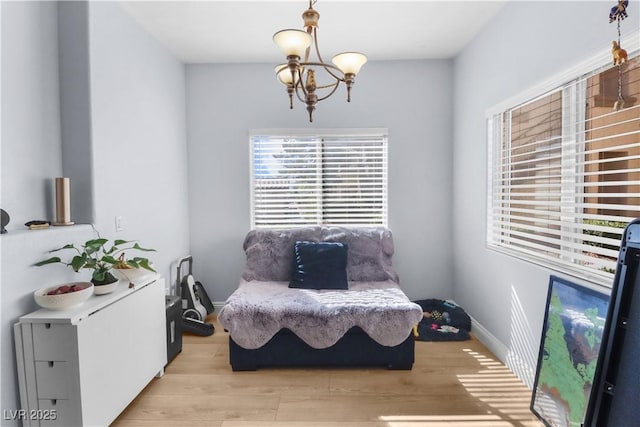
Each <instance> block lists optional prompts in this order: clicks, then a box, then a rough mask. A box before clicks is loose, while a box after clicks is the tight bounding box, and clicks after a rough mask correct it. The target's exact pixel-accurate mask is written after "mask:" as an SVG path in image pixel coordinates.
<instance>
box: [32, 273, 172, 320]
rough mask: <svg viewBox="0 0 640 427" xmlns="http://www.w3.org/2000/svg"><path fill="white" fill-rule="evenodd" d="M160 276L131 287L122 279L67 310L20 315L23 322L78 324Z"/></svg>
mask: <svg viewBox="0 0 640 427" xmlns="http://www.w3.org/2000/svg"><path fill="white" fill-rule="evenodd" d="M159 278H160V275H159V274H154V275H149V277H148V278H146V279H145V280H144V281H143V282H139V283H136V284H135V286H134V287H133V288H129V282H128V281H126V280H120V283H119V284H118V286H117V287H116V289H115V290H114V291H113V292H111V293H108V294H105V295H91V296H90V297H89V299H88V300H86V301H85V302H84V303H82V304H80V305H77V306H75V307H71V308H68V309H66V310H49V309H47V308H41V309H39V310H36V311H34V312H31V313H29V314H26V315H24V316H21V317H20V322H21V323H70V324H72V325H77V324H78V323H80V322H82V321H83V320H84V319H86V318H87V317H89V316H91V315H92V314H93V313H95V312H97V311H99V310H102V309H103V308H104V307H107V306H109V305H111V304H113V303H114V302H116V301H118V300H120V299H122V298H124V297H126V296H127V295H129V294H131V293H133V292H136V291H137V290H139V289H142V288H144V287H145V286H148V285H150V284H151V283H153V282H155V281H156V280H158V279H159Z"/></svg>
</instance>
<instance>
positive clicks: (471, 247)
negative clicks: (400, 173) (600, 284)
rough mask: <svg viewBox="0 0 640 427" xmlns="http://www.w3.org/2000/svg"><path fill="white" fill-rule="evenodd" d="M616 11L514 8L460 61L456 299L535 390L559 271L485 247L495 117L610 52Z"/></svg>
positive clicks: (629, 27) (579, 5)
mask: <svg viewBox="0 0 640 427" xmlns="http://www.w3.org/2000/svg"><path fill="white" fill-rule="evenodd" d="M614 4H615V2H614ZM611 6H612V4H611V2H537V1H531V2H515V3H509V4H507V5H506V6H505V7H504V8H503V9H502V11H501V12H500V13H499V15H498V16H496V18H495V19H494V20H493V21H491V23H490V25H489V26H488V27H487V28H486V29H485V30H484V31H483V32H482V33H481V34H480V35H479V36H478V37H476V38H475V40H474V41H473V43H471V44H470V45H469V46H467V47H466V49H465V50H464V51H463V52H462V54H461V55H459V56H458V57H457V58H456V60H455V77H454V100H455V102H454V105H455V107H454V117H455V119H454V154H453V170H454V179H453V195H454V196H453V219H454V221H453V223H454V225H453V236H454V251H453V252H454V265H455V267H454V297H455V299H456V301H457V302H458V303H460V304H461V305H462V306H463V307H464V308H465V309H466V310H467V311H468V312H469V313H470V314H471V315H472V316H473V317H474V318H475V320H477V321H478V322H479V323H480V324H481V325H482V326H483V327H484V328H486V331H490V332H489V335H490V336H491V335H492V336H493V337H490V338H495V339H496V341H495V342H493V343H492V342H489V344H490V345H492V347H493V348H492V349H493V351H494V352H496V353H497V354H498V355H499V356H501V357H502V358H503V359H504V360H506V361H507V362H508V364H509V365H510V367H511V368H512V369H513V370H514V371H515V372H516V373H518V374H519V375H520V376H521V377H522V378H523V380H525V381H526V382H527V383H528V384H530V385H531V384H532V383H533V375H534V373H535V363H536V360H537V354H538V346H539V341H540V336H541V330H542V321H543V316H544V309H545V301H546V294H547V284H548V280H549V275H550V274H552V271H551V270H548V269H545V268H541V267H537V266H534V265H532V264H530V263H526V262H523V261H519V260H517V259H515V258H512V257H509V256H506V255H502V254H499V253H496V252H494V251H490V250H488V249H487V248H486V247H485V224H486V208H487V205H486V182H487V161H486V159H487V140H486V124H485V111H486V110H487V109H488V108H489V107H491V106H493V105H495V104H497V103H499V102H501V101H503V100H505V99H507V98H510V97H512V96H515V95H517V94H518V93H519V92H522V91H524V90H525V89H527V88H529V87H531V86H533V85H536V84H538V83H540V82H542V81H545V80H547V79H548V78H550V77H552V76H553V75H556V74H558V73H560V72H562V71H563V70H564V69H567V68H569V67H571V66H572V65H574V64H576V63H578V62H581V61H584V60H586V59H588V58H589V57H590V56H592V55H594V54H596V53H599V52H601V51H603V50H608V49H609V48H610V46H611V40H615V39H617V29H616V24H615V23H612V24H609V19H608V13H609V9H610V7H611ZM638 6H640V4H639V2H637V1H636V2H632V4H631V5H630V6H629V9H628V10H629V12H630V16H629V18H627V19H626V20H624V21H623V22H622V31H623V35H624V33H625V31H628V32H631V31H634V30H636V29H637V28H638V26H639V19H638V16H639V9H640V7H638ZM555 274H559V275H561V276H562V274H561V273H557V272H556V273H555ZM574 280H575V279H574ZM578 282H580V283H584V282H582V281H579V280H578ZM481 332H482V331H481Z"/></svg>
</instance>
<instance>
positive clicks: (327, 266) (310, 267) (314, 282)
mask: <svg viewBox="0 0 640 427" xmlns="http://www.w3.org/2000/svg"><path fill="white" fill-rule="evenodd" d="M289 287H290V288H303V289H348V288H349V284H348V281H347V245H346V244H345V243H337V242H296V244H295V247H294V249H293V274H292V277H291V281H290V282H289Z"/></svg>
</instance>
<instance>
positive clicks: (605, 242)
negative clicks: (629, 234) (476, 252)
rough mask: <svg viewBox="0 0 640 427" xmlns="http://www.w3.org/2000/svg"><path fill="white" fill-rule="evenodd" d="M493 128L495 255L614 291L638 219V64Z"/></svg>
mask: <svg viewBox="0 0 640 427" xmlns="http://www.w3.org/2000/svg"><path fill="white" fill-rule="evenodd" d="M618 71H619V70H618V68H617V67H614V68H610V67H609V69H608V70H606V71H598V72H594V73H592V74H590V75H587V76H584V77H581V78H579V79H577V80H575V81H573V82H570V83H568V84H566V85H564V86H563V87H561V88H558V89H557V90H554V91H551V92H550V93H547V94H544V95H542V96H540V97H538V98H536V99H533V100H530V101H528V102H525V103H523V104H520V105H518V106H514V107H513V108H510V109H507V110H505V111H503V112H502V113H499V114H496V115H494V116H493V117H491V118H490V119H489V126H488V130H489V141H490V156H489V200H488V202H489V203H488V221H487V243H488V245H489V247H493V248H497V249H500V250H504V251H507V252H509V253H511V254H514V255H516V256H519V257H522V258H526V259H530V260H533V261H535V262H539V263H543V264H545V265H549V266H551V267H554V268H560V269H562V270H571V271H572V272H573V273H578V274H581V275H583V276H587V277H588V278H590V279H596V280H597V281H600V282H602V283H606V284H610V280H611V279H612V278H613V273H614V271H615V267H616V258H617V256H618V251H619V245H620V239H621V237H622V232H623V228H624V227H625V226H626V224H627V223H628V222H629V221H630V220H631V219H633V218H635V217H639V216H640V59H639V58H638V57H636V58H634V59H632V60H630V61H629V62H628V63H627V64H625V65H624V66H623V67H622V69H621V72H622V74H621V76H622V87H623V98H624V100H625V104H624V108H623V109H621V110H619V111H614V108H613V106H614V103H615V102H616V101H617V100H618Z"/></svg>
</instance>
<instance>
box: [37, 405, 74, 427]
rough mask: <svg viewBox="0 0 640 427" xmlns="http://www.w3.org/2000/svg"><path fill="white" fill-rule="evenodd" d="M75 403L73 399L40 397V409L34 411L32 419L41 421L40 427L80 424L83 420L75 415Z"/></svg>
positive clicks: (63, 426) (64, 426)
mask: <svg viewBox="0 0 640 427" xmlns="http://www.w3.org/2000/svg"><path fill="white" fill-rule="evenodd" d="M73 404H74V401H72V400H63V399H40V400H38V410H37V411H32V414H31V415H32V417H31V420H32V421H35V420H38V421H40V427H69V426H79V425H80V424H81V421H80V419H79V418H78V417H77V416H74V411H73ZM36 425H37V424H36Z"/></svg>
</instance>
